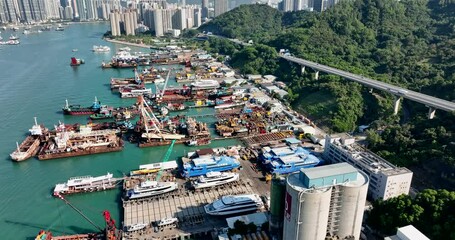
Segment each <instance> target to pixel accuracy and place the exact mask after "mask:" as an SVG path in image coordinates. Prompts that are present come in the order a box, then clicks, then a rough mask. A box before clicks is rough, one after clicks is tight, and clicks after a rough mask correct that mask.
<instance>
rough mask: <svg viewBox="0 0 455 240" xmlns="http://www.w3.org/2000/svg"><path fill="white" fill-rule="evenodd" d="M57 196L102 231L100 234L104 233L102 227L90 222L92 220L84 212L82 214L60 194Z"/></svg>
mask: <svg viewBox="0 0 455 240" xmlns="http://www.w3.org/2000/svg"><path fill="white" fill-rule="evenodd" d="M56 196H57V197H58V198H60V199H62V200H63V201H64V202H65V203H66V204H67V205H68V206H70V207H71V208H72V209H74V211H76V212H77V213H79V214H80V215H81V216H82V217H83V218H85V220H87V221H88V222H89V223H90V224H92V225H93V226H94V227H96V228H97V229H98V230H100V232H102V231H104V230H103V229H102V228H101V227H99V226H98V225H96V224H95V223H94V222H93V221H92V220H90V218H88V217H87V216H85V214H84V213H83V212H81V210H79V209H77V208H76V207H75V206H73V204H71V203H70V202H69V201H68V200H66V199H65V198H64V197H63V196H62V195H60V194H58V193H57V194H56Z"/></svg>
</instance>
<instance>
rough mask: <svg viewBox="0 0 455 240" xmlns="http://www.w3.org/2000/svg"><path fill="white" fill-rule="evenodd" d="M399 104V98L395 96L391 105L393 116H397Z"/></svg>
mask: <svg viewBox="0 0 455 240" xmlns="http://www.w3.org/2000/svg"><path fill="white" fill-rule="evenodd" d="M400 102H401V98H400V97H397V96H395V101H394V103H393V115H397V114H398V111H399V110H400Z"/></svg>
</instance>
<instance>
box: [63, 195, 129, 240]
mask: <svg viewBox="0 0 455 240" xmlns="http://www.w3.org/2000/svg"><path fill="white" fill-rule="evenodd" d="M56 197H58V198H60V199H61V200H63V201H64V202H65V203H66V204H67V205H68V206H70V207H71V208H72V209H74V210H75V211H76V212H77V213H79V214H80V215H81V216H82V217H83V218H84V219H85V220H87V221H88V222H89V223H90V224H92V225H93V226H94V227H96V228H97V229H98V230H100V232H104V234H105V236H106V240H116V239H120V234H119V232H118V231H117V228H116V227H115V220H114V219H112V217H111V213H110V212H109V211H107V210H104V211H103V216H104V221H105V222H106V228H105V229H104V230H103V229H102V228H101V227H100V226H98V225H96V224H95V223H94V222H93V221H92V220H90V219H89V218H88V217H87V216H86V215H85V214H84V213H83V212H82V211H81V210H79V209H78V208H76V207H75V206H74V205H73V204H71V203H70V202H69V201H68V200H66V199H65V198H64V197H63V196H62V195H60V194H56Z"/></svg>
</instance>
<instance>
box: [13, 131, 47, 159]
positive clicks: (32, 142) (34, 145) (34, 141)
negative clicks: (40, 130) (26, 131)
mask: <svg viewBox="0 0 455 240" xmlns="http://www.w3.org/2000/svg"><path fill="white" fill-rule="evenodd" d="M24 145H29V146H24ZM39 145H40V140H39V138H37V137H33V136H27V138H26V139H25V140H24V141H23V142H22V143H21V145H20V148H23V147H27V148H28V149H27V150H26V151H25V152H23V154H20V155H18V154H14V153H15V152H16V151H17V150H16V151H15V152H14V153H12V154H10V157H11V159H12V160H13V161H15V162H21V161H24V160H27V159H29V158H31V157H33V156H35V155H36V154H37V153H38V150H39Z"/></svg>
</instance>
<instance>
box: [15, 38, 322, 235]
mask: <svg viewBox="0 0 455 240" xmlns="http://www.w3.org/2000/svg"><path fill="white" fill-rule="evenodd" d="M170 49H172V50H169V49H168V50H165V49H163V50H160V52H158V53H155V54H145V53H130V52H129V49H127V48H124V49H121V50H120V51H119V52H118V53H115V55H114V56H113V57H112V61H111V62H109V63H102V67H103V68H128V69H129V70H126V71H131V72H130V77H126V78H115V77H112V78H110V79H106V82H107V83H108V84H109V86H110V90H111V91H112V92H113V93H114V94H119V96H120V98H134V99H135V102H134V103H133V104H129V105H127V104H126V105H123V106H118V107H115V106H108V105H105V104H102V103H101V101H100V100H98V98H97V97H95V100H94V101H93V103H92V104H91V105H88V104H87V105H86V107H84V105H80V104H73V102H74V101H75V100H71V103H72V104H70V103H69V101H68V100H65V104H64V106H63V107H62V113H63V115H67V116H72V118H75V119H77V118H79V119H80V123H75V124H64V123H62V122H59V123H58V124H56V125H55V126H54V128H50V129H48V128H46V127H45V126H42V125H39V124H38V122H37V119H36V118H35V124H34V125H33V126H32V129H30V133H29V136H27V138H26V139H25V140H24V142H23V143H22V144H20V145H19V143H18V144H17V149H16V150H15V152H13V153H12V154H11V158H12V159H13V160H15V161H23V160H25V159H27V158H30V157H33V156H36V157H37V158H38V159H39V160H48V159H61V158H68V157H77V156H82V155H92V154H102V153H108V152H118V151H122V150H123V148H124V146H125V144H134V145H136V146H137V147H139V148H144V147H147V148H153V147H159V146H163V147H167V148H168V149H167V152H166V154H165V155H164V156H161V157H159V156H156V158H158V159H160V160H159V162H156V160H157V159H155V162H153V161H152V162H150V163H148V164H142V165H140V166H138V167H137V168H136V169H125V171H124V173H123V175H121V176H118V175H117V176H114V174H112V173H109V172H108V173H107V174H105V175H98V176H68V178H67V179H68V180H65V179H61V180H60V181H61V182H60V183H56V185H55V187H54V190H53V196H54V197H55V198H57V199H61V200H63V201H64V202H65V203H66V204H67V205H69V206H70V207H71V208H73V209H75V210H76V211H77V212H78V213H80V214H81V215H82V216H83V217H84V218H86V217H85V216H84V214H83V212H82V211H81V210H79V209H78V208H77V207H76V206H73V205H72V203H71V195H73V194H89V193H91V192H100V191H107V190H112V189H121V192H122V193H121V195H120V198H121V199H120V201H121V206H122V209H123V214H122V216H123V219H121V221H120V225H115V224H112V221H111V218H110V217H109V216H110V215H109V213H104V214H107V216H108V217H106V216H105V221H106V226H107V227H106V228H105V229H103V228H101V227H99V226H96V227H97V228H98V227H99V229H101V230H102V231H100V232H99V233H90V234H91V235H69V236H66V238H65V236H61V237H60V238H56V237H53V238H52V239H74V238H77V237H81V238H87V239H89V238H90V237H89V236H91V237H92V238H99V239H104V238H106V237H107V236H111V237H112V236H114V238H113V239H120V238H123V239H178V238H180V237H196V238H198V237H199V238H204V239H211V238H216V236H217V234H222V233H223V232H226V229H227V225H226V224H227V223H226V220H225V219H224V217H223V216H228V217H235V216H238V215H244V214H263V215H261V216H267V214H268V213H267V212H268V210H269V208H270V202H269V200H267V199H270V188H271V187H270V184H271V182H272V179H273V176H274V175H286V174H290V173H294V172H298V171H299V169H300V168H311V167H314V166H317V165H319V164H322V163H323V161H322V160H320V159H319V158H318V157H316V156H315V155H317V156H319V155H320V153H315V155H313V154H312V152H313V150H311V149H310V148H308V147H307V146H306V147H304V143H303V142H302V141H301V140H300V139H302V136H303V135H304V134H305V133H308V132H311V133H313V134H314V133H315V132H316V131H317V130H316V128H315V125H314V124H313V123H312V122H311V121H310V120H309V119H307V118H305V117H303V116H301V115H299V114H297V113H296V112H294V111H292V110H291V109H289V107H287V106H285V105H284V104H283V103H281V102H280V101H279V100H276V99H274V98H272V97H271V95H272V94H271V93H272V92H268V91H267V89H264V88H263V87H262V85H261V84H257V83H258V82H264V83H266V86H269V85H270V84H273V76H272V77H271V76H266V77H262V76H259V77H258V76H241V75H238V74H237V73H236V72H235V71H234V70H232V69H230V68H229V67H227V66H226V65H224V64H223V63H221V62H217V61H216V60H215V59H214V58H212V57H211V56H210V54H208V53H206V52H204V51H201V50H196V51H194V50H193V51H187V50H184V49H179V51H178V53H174V52H173V51H175V49H176V48H170ZM93 51H94V52H103V53H104V52H109V51H107V48H106V47H104V46H94V48H93ZM175 64H182V65H175ZM163 65H170V66H163ZM233 82H235V83H236V84H234V85H232V83H233ZM176 83H177V85H176ZM170 85H171V86H170ZM152 88H153V91H152ZM198 109H205V110H204V111H206V112H208V113H206V114H197V113H196V114H191V112H195V111H198ZM87 117H88V120H87ZM84 121H87V122H86V123H84ZM92 121H93V122H92ZM224 139H237V143H238V144H239V145H229V146H223V147H216V148H211V147H209V145H210V144H211V143H212V142H215V141H222V140H224ZM178 144H184V145H187V146H188V147H197V149H196V150H192V151H190V150H188V151H187V153H185V154H184V153H181V154H179V156H178V157H177V159H176V160H171V159H170V156H171V154H172V151H173V148H174V146H176V145H178ZM313 149H314V148H313ZM318 154H319V155H318ZM64 181H66V182H64ZM228 202H231V204H236V203H237V202H238V203H239V204H240V203H243V202H244V203H243V204H245V205H244V207H240V205H239V207H236V206H235V205H232V206H231V205H226V206H224V207H225V208H226V209H223V207H221V206H222V205H223V203H228ZM220 204H221V205H220ZM266 218H267V217H266ZM86 219H87V218H86ZM87 220H89V219H87ZM92 225H93V223H92ZM94 226H95V225H94ZM214 230H215V231H214ZM40 234H41V235H42V236H51V234H52V233H50V232H40ZM255 236H256V235H255ZM271 237H272V236H271V235H270V233H269V230H268V229H261V231H259V232H258V233H257V238H258V239H267V238H271ZM109 239H111V238H109Z"/></svg>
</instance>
